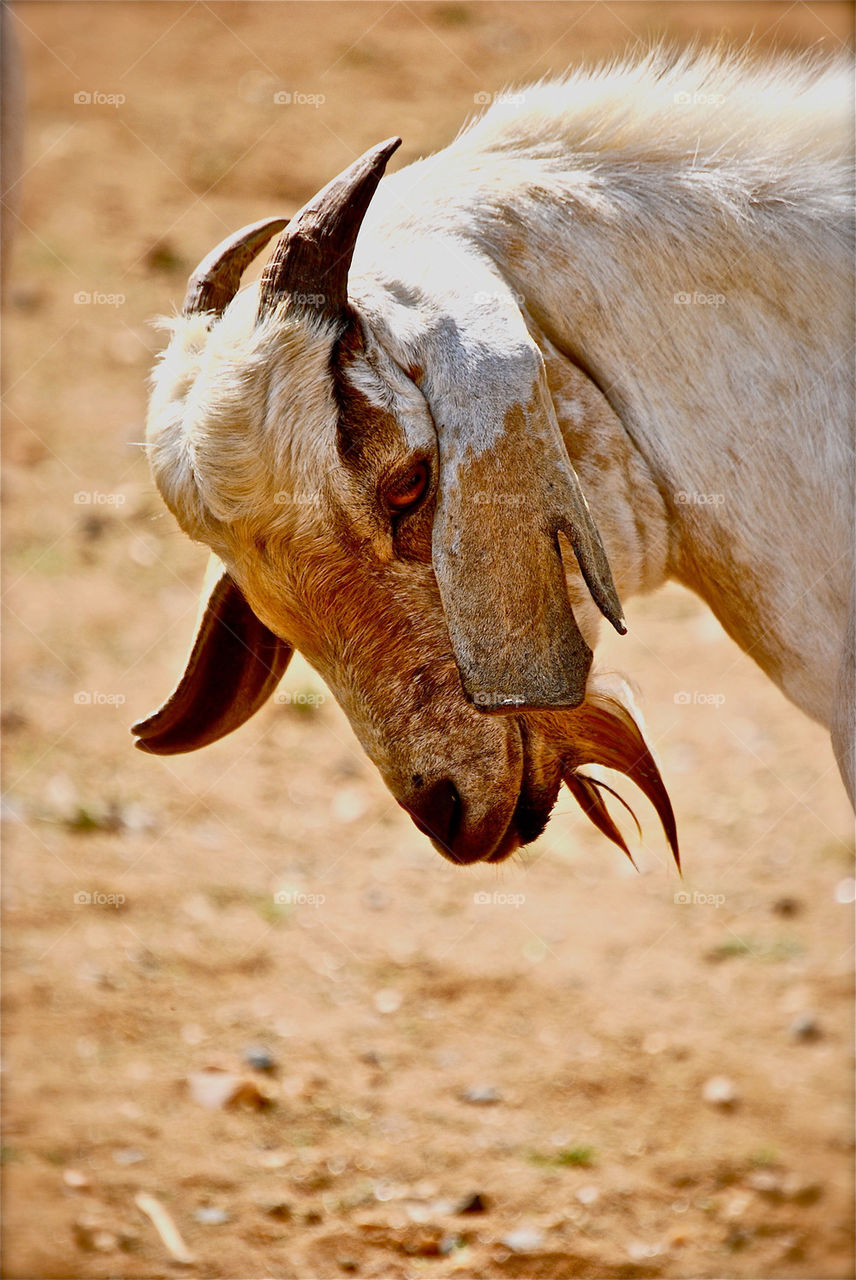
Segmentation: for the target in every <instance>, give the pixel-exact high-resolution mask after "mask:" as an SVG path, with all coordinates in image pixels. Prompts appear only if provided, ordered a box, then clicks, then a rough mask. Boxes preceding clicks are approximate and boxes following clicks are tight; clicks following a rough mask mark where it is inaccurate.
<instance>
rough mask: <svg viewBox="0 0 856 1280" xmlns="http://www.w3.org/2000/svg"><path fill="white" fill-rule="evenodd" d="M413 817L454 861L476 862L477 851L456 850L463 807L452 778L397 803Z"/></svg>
mask: <svg viewBox="0 0 856 1280" xmlns="http://www.w3.org/2000/svg"><path fill="white" fill-rule="evenodd" d="M398 803H399V804H400V805H401V807H402V809H406V811H407V812H408V813H409V814H410V816H411V818H412V819H413V821H414V823H415V824H416V826H417V827H418V828H419V830H420V831H421V832H422V833H423V834H424V835H426V836H428V838H429V839H430V840H433V842H434V844H435V845H437V847H438V848H439V849H440V852H441V853H443V854H445V856H446V857H447V858H449V859H451V861H452V862H476V861H477V860H478V852H477V851H474V852H473V855H472V856H469V852H468V851H467V852H464V851H456V850H455V840H456V838H457V836H458V833H459V832H460V830H461V823H462V821H463V816H464V805H463V801H462V800H461V797H460V795H459V794H458V789H457V787H456V786H455V784H454V782H452V781H451V780H450V779H449V778H441V779H440V781H439V782H432V783H431V784H430V785H429V786H425V787H420V788H419V789H418V790H415V791H412V792H411V793H410V795H408V796H407V797H406V798H405V799H404V800H399V802H398Z"/></svg>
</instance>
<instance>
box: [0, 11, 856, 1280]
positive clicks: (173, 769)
mask: <svg viewBox="0 0 856 1280" xmlns="http://www.w3.org/2000/svg"><path fill="white" fill-rule="evenodd" d="M11 26H12V27H13V29H14V33H15V35H16V37H17V41H18V44H19V46H20V49H21V53H22V57H23V62H24V64H25V71H26V82H27V126H26V138H25V147H24V158H23V167H22V170H21V171H20V174H11V173H10V174H7V179H6V185H7V187H9V188H10V189H9V190H7V191H6V193H5V197H4V202H5V207H6V208H7V209H11V210H15V209H16V210H17V212H7V213H6V219H7V225H12V226H13V227H14V229H15V232H16V242H15V246H14V254H13V257H12V260H11V268H12V269H11V274H10V280H9V288H8V293H7V299H6V309H5V316H4V319H5V324H4V335H5V391H4V398H3V417H4V425H5V432H4V436H5V503H4V511H5V594H4V600H5V623H6V663H5V697H4V712H3V725H4V728H5V734H4V738H5V750H6V762H5V800H4V810H3V817H4V834H5V900H4V913H5V930H4V940H5V948H6V963H5V969H4V974H5V981H4V988H5V990H4V995H5V1000H6V1017H5V1032H6V1065H7V1069H8V1076H7V1083H6V1087H5V1107H4V1112H5V1115H4V1118H5V1137H4V1146H3V1163H4V1167H3V1173H4V1182H5V1196H4V1210H5V1219H6V1230H5V1233H4V1240H3V1252H4V1271H3V1273H4V1274H5V1275H7V1276H15V1277H27V1278H29V1280H33V1278H34V1277H59V1276H93V1277H95V1276H97V1277H102V1276H103V1277H108V1276H121V1277H137V1276H139V1277H153V1276H167V1275H174V1274H176V1273H177V1269H180V1271H181V1274H186V1275H191V1276H193V1275H198V1276H224V1277H238V1276H243V1277H248V1276H253V1277H255V1276H267V1275H280V1276H282V1275H288V1276H295V1277H310V1276H311V1277H315V1276H319V1277H320V1276H324V1277H326V1276H347V1275H356V1276H382V1277H419V1276H427V1275H430V1276H447V1275H449V1276H452V1275H454V1276H462V1277H466V1276H478V1277H488V1276H490V1277H494V1276H526V1277H542V1276H543V1277H572V1276H573V1277H584V1276H597V1277H619V1276H620V1277H635V1276H639V1277H642V1276H672V1277H689V1276H693V1277H716V1276H752V1277H758V1276H777V1277H782V1276H804V1277H818V1276H824V1277H826V1276H830V1277H832V1276H834V1277H839V1276H849V1275H851V1274H852V1238H851V1209H852V1186H851V1171H852V1160H853V1152H852V1137H851V1135H852V1114H851V1111H852V1108H851V1086H850V1079H851V1077H850V1071H851V1067H850V1061H849V1047H850V1043H851V1031H852V1026H851V1021H852V1018H851V995H850V988H851V976H852V968H853V953H852V919H851V915H852V907H851V906H850V905H849V904H851V903H852V900H853V880H852V878H851V877H852V864H851V861H850V859H851V855H852V815H851V814H850V811H849V809H848V806H847V803H846V800H845V796H844V791H843V787H842V785H841V783H840V781H839V777H838V773H837V770H836V768H835V765H834V762H833V758H832V753H831V750H830V747H829V744H828V741H827V739H826V735H825V734H824V733H823V732H822V731H821V730H820V729H819V728H818V727H817V726H815V725H813V724H811V723H809V722H808V721H807V720H806V719H805V718H804V717H802V716H801V715H800V713H799V712H797V711H796V710H795V709H794V708H792V707H791V706H789V704H787V703H786V702H785V700H784V698H783V697H782V696H781V695H780V694H779V693H778V692H777V691H776V689H775V688H774V687H773V686H772V685H771V684H769V683H768V682H767V681H766V680H765V678H764V677H763V676H762V675H761V673H760V671H758V670H757V669H756V668H755V667H754V666H753V664H752V663H751V662H750V660H749V659H748V658H746V657H744V656H743V655H741V654H740V653H739V651H738V650H737V649H736V648H735V646H734V645H733V644H732V643H731V642H730V641H729V640H728V639H727V638H726V637H725V636H724V634H723V632H722V631H721V629H720V628H719V626H718V624H717V623H716V622H715V620H714V619H713V617H712V615H711V614H710V613H709V612H708V611H707V609H706V608H705V607H704V606H703V605H701V604H700V603H699V602H698V601H697V600H695V599H694V598H693V597H691V596H690V595H688V594H687V593H685V592H684V591H682V590H680V589H678V588H671V587H670V588H668V589H666V590H664V591H663V592H662V593H660V594H659V595H658V596H656V597H655V598H652V599H649V600H643V601H630V602H629V605H628V620H629V624H630V635H629V637H627V638H626V639H623V640H619V639H618V638H617V637H609V636H608V635H606V633H605V637H604V640H605V642H604V645H603V649H602V651H601V652H600V654H599V657H600V662H601V664H602V665H605V666H607V667H611V668H613V669H617V670H620V671H621V672H624V673H626V674H627V675H628V676H629V677H630V678H631V680H632V681H633V683H634V684H635V686H636V687H637V689H638V691H639V697H640V702H641V706H642V709H643V712H644V715H645V717H646V720H647V723H648V726H649V730H650V736H651V739H652V741H653V743H654V744H655V746H656V750H657V752H658V754H659V757H660V761H661V765H662V771H663V775H664V777H665V780H666V783H667V785H668V787H669V789H670V792H671V795H672V798H673V802H674V805H675V809H676V813H677V819H678V824H679V829H680V833H681V841H682V849H683V857H684V867H685V877H684V880H683V882H681V881H680V880H679V879H678V878H677V876H676V873H675V871H674V869H673V867H672V866H670V863H669V858H668V856H667V853H666V850H665V848H664V845H663V840H662V837H661V834H660V833H659V832H658V829H657V823H656V820H655V819H654V817H653V815H652V813H651V812H650V811H649V810H647V809H646V808H645V807H644V802H643V800H642V799H641V797H635V798H634V802H635V800H636V799H638V805H637V809H638V812H639V815H640V818H641V819H642V822H643V831H644V837H645V838H644V841H643V843H642V844H637V843H636V842H635V836H634V835H633V834H632V828H630V829H628V832H627V833H628V838H629V839H630V840H631V846H632V848H633V850H634V855H635V857H636V859H637V861H638V864H639V873H638V874H637V873H636V872H635V871H633V869H632V867H630V865H629V864H628V863H627V862H626V860H625V859H624V858H623V856H622V855H621V853H620V852H619V851H618V850H616V849H615V848H613V847H612V846H611V845H609V844H607V843H606V842H605V841H604V840H603V839H602V838H601V837H600V836H599V835H598V834H597V833H596V832H595V831H594V829H593V828H592V827H590V825H589V824H588V823H587V821H586V820H585V819H584V817H583V816H582V814H581V813H580V812H579V810H578V809H577V808H576V806H575V804H574V803H573V802H572V801H571V800H570V799H569V798H567V799H561V800H560V802H559V804H558V806H557V811H556V815H555V816H554V818H553V820H552V822H551V823H550V825H549V827H548V829H547V831H546V833H545V835H544V836H543V837H542V838H541V839H540V840H539V841H538V842H537V844H535V845H534V846H532V847H530V848H529V849H527V850H526V851H525V853H524V854H523V855H522V856H521V857H519V858H517V859H516V860H515V862H514V863H513V864H511V865H507V866H504V867H501V868H499V869H497V868H494V867H488V866H482V867H475V868H471V869H456V868H453V867H451V866H449V865H448V864H446V863H444V862H443V861H442V860H441V859H440V857H439V856H438V855H437V854H436V853H435V852H434V851H433V850H432V849H431V847H430V846H429V844H428V842H427V841H426V840H425V839H424V838H422V837H421V836H420V835H419V834H418V833H417V831H416V830H415V828H414V827H413V826H412V825H411V823H410V822H409V820H408V819H407V818H406V817H405V816H404V814H403V813H402V812H401V811H400V810H399V809H398V808H397V807H396V805H395V804H394V802H393V801H392V799H391V797H390V796H389V795H388V793H387V792H386V790H385V788H384V787H383V785H382V783H381V781H380V779H379V777H378V776H377V774H376V773H375V771H374V769H373V767H372V766H371V764H370V763H369V762H368V760H367V759H366V758H365V757H364V756H363V754H362V752H361V751H360V749H359V747H358V745H357V743H356V741H355V740H354V738H353V736H352V734H351V732H350V729H349V727H348V725H347V722H346V720H345V718H344V716H343V715H342V714H341V713H340V712H339V710H338V708H337V707H336V706H335V704H334V703H333V702H332V700H331V699H330V698H329V697H328V696H327V695H326V692H325V690H324V688H323V685H321V683H320V682H319V680H318V678H317V677H316V676H315V675H314V673H313V672H312V671H311V670H310V669H309V668H308V667H307V666H305V665H303V664H302V663H300V662H295V663H294V664H293V666H292V668H291V669H290V671H289V673H288V677H287V679H286V681H285V682H284V683H283V685H282V686H281V689H280V692H279V694H278V695H277V698H276V699H275V700H274V701H272V702H271V704H270V705H269V706H267V707H266V708H265V709H264V710H263V711H262V712H261V713H260V714H259V715H258V716H257V717H256V718H255V719H253V720H252V721H250V723H249V724H247V725H246V726H245V727H244V728H243V729H241V730H240V732H238V733H236V734H235V735H234V736H232V737H231V738H228V739H227V740H225V741H224V742H222V743H219V744H217V745H215V746H213V747H211V748H209V749H207V750H205V751H203V752H201V753H198V754H195V755H191V756H188V757H186V758H181V757H177V758H173V759H169V760H157V759H152V758H146V757H144V756H142V755H139V754H137V753H135V752H134V751H133V750H132V747H131V739H130V737H129V734H128V726H129V724H130V723H131V722H132V721H133V720H134V719H137V718H138V717H139V716H141V715H142V714H143V713H145V712H146V711H148V710H150V709H151V708H152V707H153V706H154V705H156V704H157V703H158V702H159V701H160V700H161V699H162V698H163V697H164V695H165V694H166V693H167V692H168V690H169V689H170V688H171V687H172V685H173V682H174V680H175V679H176V677H177V675H178V673H179V671H180V669H181V667H182V663H183V660H184V656H185V653H186V650H187V647H188V645H189V643H190V639H191V634H192V629H193V623H194V617H195V613H196V607H197V596H198V591H199V587H200V583H201V580H202V575H203V570H204V565H205V560H206V555H205V552H204V550H203V549H201V548H199V547H195V546H193V545H192V544H191V543H190V542H189V541H188V540H187V539H186V538H185V537H184V536H183V535H182V534H181V533H180V532H179V531H178V529H177V527H176V525H175V523H174V521H173V520H172V518H171V517H170V516H169V515H168V514H167V513H166V512H165V510H164V509H163V508H162V506H161V503H160V501H159V499H158V497H157V495H156V493H155V492H154V489H153V486H152V484H151V482H150V480H149V477H148V473H147V468H146V461H145V457H144V454H143V452H142V450H141V449H140V448H139V447H138V446H139V442H140V441H141V440H142V439H143V421H144V412H145V402H146V378H147V373H148V370H149V368H150V365H151V363H152V359H153V356H154V354H155V353H156V351H157V350H158V348H159V346H160V344H161V341H162V339H161V336H160V334H158V333H157V331H156V330H154V329H153V328H152V327H151V324H150V321H151V319H152V317H154V316H156V315H158V314H163V313H167V312H169V311H171V310H172V309H173V308H174V307H175V306H177V305H178V304H179V303H180V301H181V297H182V294H183V289H184V284H185V280H186V277H187V274H188V273H189V271H190V270H191V269H192V268H193V267H194V266H195V264H196V262H197V261H198V260H199V259H200V258H201V257H202V256H203V254H204V253H206V252H207V251H208V249H209V248H211V246H212V245H213V244H214V243H215V242H216V241H218V240H219V239H220V238H221V237H222V236H223V235H225V234H226V233H227V231H230V230H233V229H235V228H237V227H239V226H241V225H242V224H244V223H246V222H249V221H251V220H255V219H257V218H260V217H262V216H265V215H269V214H273V213H277V212H283V213H285V214H289V213H292V212H293V211H294V210H295V209H296V208H297V207H298V206H299V205H300V204H301V203H302V202H303V201H304V200H305V199H306V198H308V197H309V196H310V195H311V194H312V193H313V191H314V190H316V189H317V188H318V187H320V186H321V185H322V184H323V183H324V182H326V181H327V180H328V179H329V178H330V177H331V176H332V175H333V174H334V173H336V172H338V171H339V170H340V169H341V168H343V167H344V166H345V165H346V164H347V163H348V162H349V161H350V160H351V159H352V158H354V156H356V155H357V154H358V153H359V152H360V151H362V150H363V149H364V148H365V147H368V146H369V145H371V144H373V143H374V142H376V141H377V140H378V139H381V138H384V137H387V136H388V135H390V134H392V133H400V134H401V135H402V136H403V138H404V146H403V148H402V150H401V153H400V155H399V156H396V160H395V164H396V165H397V164H399V163H401V164H404V163H406V162H408V161H410V160H412V159H414V158H415V157H417V156H419V155H421V154H424V153H426V152H429V151H431V150H432V149H435V148H438V147H441V146H443V145H444V144H445V143H446V142H448V141H449V140H450V139H451V138H452V137H453V136H454V134H455V133H456V132H457V130H458V128H459V127H460V125H461V124H462V123H463V121H464V120H465V119H466V118H467V117H468V116H469V115H470V114H471V113H472V112H473V111H474V109H475V107H474V103H477V102H479V101H482V100H483V95H485V94H488V95H492V94H493V93H494V92H496V91H498V90H500V89H502V88H503V87H505V86H507V85H509V84H514V83H519V82H521V81H527V80H531V79H534V78H538V77H541V76H545V75H549V74H552V73H558V72H561V71H562V70H563V69H564V68H566V67H567V66H569V65H571V64H573V63H575V62H577V61H579V60H580V59H590V58H599V57H608V56H613V55H617V54H621V53H622V52H624V51H626V50H628V49H634V48H636V47H637V45H638V44H639V43H640V42H643V43H646V42H648V41H650V40H651V39H654V38H657V37H661V36H665V37H667V38H668V39H670V40H672V41H674V42H676V43H677V44H679V45H683V44H685V43H687V42H690V41H693V40H700V41H702V42H705V43H706V42H709V41H715V40H718V39H719V38H720V37H725V38H726V39H730V40H736V41H739V42H743V41H746V40H751V41H752V43H753V44H754V45H755V46H757V47H758V48H760V49H763V50H769V49H773V48H776V49H780V50H787V51H802V50H806V49H821V50H826V51H829V52H833V51H838V50H840V49H841V48H842V47H844V46H846V47H850V45H851V35H852V30H851V28H852V11H851V8H850V6H849V5H846V4H838V3H815V4H810V5H809V4H804V3H796V4H793V3H781V4H779V3H769V4H768V3H761V4H757V3H739V4H714V3H692V4H689V3H686V4H684V3H677V4H668V3H645V2H640V3H632V4H623V3H616V4H603V3H593V4H588V3H580V4H568V3H538V2H530V3H525V4H523V3H514V2H511V3H497V4H494V3H455V2H447V3H439V2H438V3H386V2H385V0H383V2H381V3H347V4H345V3H325V4H311V3H303V4H291V3H278V2H275V3H267V4H217V3H183V2H177V3H164V4H161V3H145V4H143V3H121V2H120V3H111V4H107V5H105V4H97V3H74V4H68V3H19V4H15V5H14V6H13V7H12V11H11ZM622 790H623V791H624V793H625V794H628V798H630V797H629V792H630V790H632V788H630V786H629V784H626V785H624V786H623V787H622ZM619 821H621V822H623V821H624V819H623V818H620V817H619ZM141 1196H142V1199H140V1198H139V1197H141ZM147 1196H148V1197H151V1198H152V1199H151V1200H147V1199H146V1198H145V1197H147ZM162 1214H165V1215H167V1218H166V1220H165V1221H164V1220H163V1219H162V1217H161V1215H162ZM170 1224H171V1226H172V1228H173V1229H174V1231H175V1232H177V1233H178V1237H179V1238H175V1237H174V1236H173V1235H171V1234H170Z"/></svg>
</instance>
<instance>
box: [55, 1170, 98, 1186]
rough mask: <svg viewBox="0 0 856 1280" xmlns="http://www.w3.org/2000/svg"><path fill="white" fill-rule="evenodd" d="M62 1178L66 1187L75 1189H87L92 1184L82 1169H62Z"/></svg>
mask: <svg viewBox="0 0 856 1280" xmlns="http://www.w3.org/2000/svg"><path fill="white" fill-rule="evenodd" d="M62 1180H63V1182H64V1183H65V1185H66V1186H67V1187H72V1188H73V1189H74V1190H75V1191H88V1190H89V1188H90V1187H91V1186H92V1181H91V1179H90V1177H89V1175H88V1174H86V1173H84V1172H83V1170H82V1169H64V1170H63V1173H62Z"/></svg>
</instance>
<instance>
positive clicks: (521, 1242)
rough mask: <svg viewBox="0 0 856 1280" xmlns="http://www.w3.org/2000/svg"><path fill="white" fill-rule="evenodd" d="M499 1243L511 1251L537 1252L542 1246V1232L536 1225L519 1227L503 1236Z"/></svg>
mask: <svg viewBox="0 0 856 1280" xmlns="http://www.w3.org/2000/svg"><path fill="white" fill-rule="evenodd" d="M500 1243H501V1244H504V1245H505V1247H506V1249H510V1250H511V1252H512V1253H537V1252H538V1250H539V1249H543V1247H544V1232H543V1231H539V1230H538V1228H537V1227H520V1228H518V1230H517V1231H510V1232H509V1234H508V1235H507V1236H503V1237H502V1240H501V1241H500Z"/></svg>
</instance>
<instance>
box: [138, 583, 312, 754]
mask: <svg viewBox="0 0 856 1280" xmlns="http://www.w3.org/2000/svg"><path fill="white" fill-rule="evenodd" d="M291 653H292V650H291V646H290V645H287V644H286V643H285V641H284V640H280V638H279V636H275V635H274V633H273V632H272V631H270V630H269V629H268V628H267V627H266V626H265V624H264V623H263V622H260V621H259V619H258V618H257V617H256V615H255V614H254V613H253V611H252V609H251V608H250V606H249V605H248V604H247V602H246V600H245V599H244V597H243V595H242V594H241V592H240V591H239V590H238V588H237V587H236V586H235V583H234V582H233V581H232V579H231V578H230V577H229V575H228V574H227V573H225V572H223V573H221V575H220V577H219V578H218V579H217V581H216V583H215V585H214V588H213V590H212V591H211V594H210V596H209V597H208V603H207V605H206V606H205V610H204V612H203V614H202V619H201V621H200V623H199V627H198V630H197V633H196V639H195V641H194V643H193V648H192V649H191V651H190V656H189V657H188V659H187V665H186V667H185V671H184V675H183V676H182V677H181V680H180V681H179V683H178V685H177V686H176V688H175V690H174V691H173V692H172V693H171V694H170V696H169V697H168V698H167V700H166V702H165V703H164V704H163V706H162V707H161V708H160V709H159V710H158V711H155V712H153V713H152V715H150V716H147V717H146V718H145V720H140V721H139V722H138V723H137V724H135V725H134V726H133V729H132V732H133V733H135V734H136V735H137V741H136V742H135V743H134V745H135V746H136V747H139V749H140V750H141V751H149V752H151V753H152V754H153V755H158V756H171V755H178V754H179V753H181V752H183V751H195V750H196V749H197V747H206V746H208V744H209V743H210V742H216V741H217V739H218V738H223V737H225V735H226V734H227V733H231V732H232V730H233V729H237V728H239V726H240V725H242V724H243V723H244V722H245V721H246V720H249V718H250V716H251V715H253V714H254V713H255V712H256V711H258V709H259V707H260V706H261V705H262V704H263V703H264V702H266V701H267V699H268V698H269V697H270V695H271V694H272V693H273V691H274V689H275V688H276V686H277V684H278V683H279V681H280V679H281V677H282V675H283V674H284V672H285V669H286V667H287V666H288V663H289V659H290V658H291Z"/></svg>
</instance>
